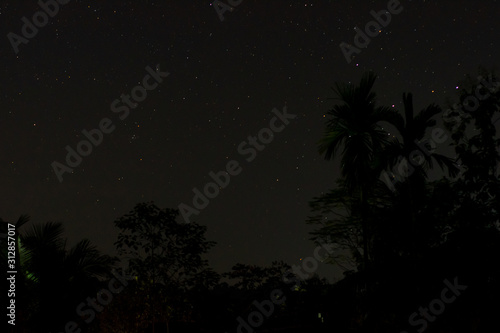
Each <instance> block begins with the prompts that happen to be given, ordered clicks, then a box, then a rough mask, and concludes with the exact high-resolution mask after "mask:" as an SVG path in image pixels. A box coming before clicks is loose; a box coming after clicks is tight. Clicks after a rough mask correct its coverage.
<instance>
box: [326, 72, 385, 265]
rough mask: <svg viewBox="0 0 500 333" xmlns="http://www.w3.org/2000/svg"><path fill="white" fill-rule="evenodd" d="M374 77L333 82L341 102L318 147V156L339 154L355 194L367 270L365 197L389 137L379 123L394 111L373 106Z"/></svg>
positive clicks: (376, 174) (352, 191)
mask: <svg viewBox="0 0 500 333" xmlns="http://www.w3.org/2000/svg"><path fill="white" fill-rule="evenodd" d="M375 79H376V75H375V74H373V73H371V72H369V73H367V74H365V75H363V77H362V79H361V82H360V84H359V86H354V85H352V84H345V83H336V86H335V88H333V90H334V92H335V94H336V95H337V98H336V99H338V100H339V101H340V102H341V103H340V104H337V105H335V106H334V107H333V109H331V110H330V111H328V115H329V116H330V119H329V120H328V122H327V129H326V133H325V135H324V137H323V138H322V140H321V141H320V144H319V152H320V154H325V159H327V160H330V159H332V158H333V157H334V156H335V155H337V154H339V151H340V149H341V147H343V149H342V151H341V152H340V155H342V159H341V172H342V177H343V178H344V179H345V184H346V188H347V190H348V192H349V194H350V195H356V196H357V197H358V199H359V203H360V215H361V225H362V234H363V268H364V269H366V268H367V267H368V263H369V260H370V256H369V237H370V232H369V226H368V215H367V213H368V196H369V195H370V188H371V187H372V186H373V184H375V183H376V181H377V179H378V176H379V174H380V172H381V170H383V168H384V166H383V164H382V160H381V158H380V153H381V152H382V150H383V148H384V146H385V145H387V144H388V135H387V133H386V132H384V131H383V130H382V128H381V127H380V126H379V123H380V122H382V121H387V120H388V119H392V118H391V117H392V114H393V111H392V110H391V109H389V108H387V107H376V106H375V98H376V94H375V93H374V92H372V88H373V85H374V83H375Z"/></svg>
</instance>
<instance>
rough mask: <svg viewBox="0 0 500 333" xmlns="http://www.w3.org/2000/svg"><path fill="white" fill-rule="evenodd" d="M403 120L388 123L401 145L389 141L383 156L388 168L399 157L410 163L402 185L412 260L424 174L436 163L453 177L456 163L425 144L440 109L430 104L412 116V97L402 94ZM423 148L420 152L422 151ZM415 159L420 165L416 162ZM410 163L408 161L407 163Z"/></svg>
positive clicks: (397, 118)
mask: <svg viewBox="0 0 500 333" xmlns="http://www.w3.org/2000/svg"><path fill="white" fill-rule="evenodd" d="M403 105H404V117H403V116H402V115H401V114H399V113H396V112H395V113H393V114H392V118H391V119H389V122H390V123H391V124H392V125H394V127H396V129H397V131H398V132H399V134H400V136H401V139H402V141H399V140H398V139H396V140H394V141H392V142H391V143H390V144H388V145H387V146H386V147H385V152H384V155H385V156H386V159H387V164H388V166H389V167H391V168H392V167H394V165H395V164H396V163H397V162H398V161H399V160H400V157H404V158H406V162H407V163H411V164H412V165H413V166H414V167H413V172H411V174H409V176H408V177H407V178H406V179H405V181H403V182H402V185H403V193H404V195H405V199H406V200H407V202H408V214H409V219H410V233H409V234H410V238H411V240H410V246H411V251H410V253H411V256H413V255H415V254H416V248H415V246H416V244H415V239H416V236H417V234H416V218H417V217H416V207H417V205H418V203H416V202H415V201H416V198H417V197H423V196H424V193H423V190H424V184H425V180H426V179H427V171H428V170H429V169H432V168H433V166H434V163H433V162H436V163H437V164H438V165H439V167H440V168H441V169H447V170H448V175H449V176H451V177H455V176H456V175H457V174H458V172H459V169H458V167H457V165H456V164H455V162H454V161H453V160H452V159H451V158H449V157H447V156H444V155H441V154H438V153H436V152H434V151H433V149H432V148H431V145H430V143H429V141H427V140H425V139H424V138H425V136H426V133H427V130H428V129H429V128H431V127H433V126H435V125H436V120H434V119H433V117H434V116H436V115H437V114H439V113H441V112H442V110H441V108H440V107H439V106H437V105H435V104H431V105H429V106H427V107H426V108H424V109H422V110H421V111H420V112H419V113H418V114H416V115H415V114H414V108H413V95H412V94H411V93H408V94H406V93H404V94H403ZM422 146H423V147H424V148H421V147H422ZM416 155H418V156H419V161H415V157H416ZM408 160H410V161H408Z"/></svg>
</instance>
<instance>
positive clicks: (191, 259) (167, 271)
mask: <svg viewBox="0 0 500 333" xmlns="http://www.w3.org/2000/svg"><path fill="white" fill-rule="evenodd" d="M178 215H179V212H178V210H174V209H160V208H158V207H157V206H156V205H154V203H152V202H151V203H139V204H137V205H136V206H135V207H134V209H133V210H132V211H131V212H130V213H128V214H126V215H124V216H122V217H121V218H119V219H117V220H116V221H115V225H116V226H117V227H118V229H119V230H120V231H119V235H118V240H117V241H116V242H115V245H116V247H117V249H118V253H119V255H120V256H122V258H123V259H124V260H125V261H126V262H127V263H128V268H129V270H130V272H131V273H132V274H133V275H136V276H137V277H138V288H139V290H140V292H139V294H141V295H142V296H143V297H144V298H145V299H144V305H145V309H144V310H145V311H144V316H146V317H147V318H148V321H150V322H151V324H152V328H153V331H154V328H155V323H156V321H159V322H160V323H163V324H164V325H166V326H167V328H168V325H169V321H170V320H171V319H172V318H175V319H176V320H177V321H187V320H189V317H190V311H191V306H190V304H189V300H188V299H187V298H186V295H187V292H188V291H189V290H190V289H193V288H195V287H197V286H199V285H200V284H202V285H203V284H205V285H207V284H209V285H210V284H213V283H214V277H215V280H217V277H216V276H214V274H211V272H212V271H211V269H209V268H208V262H207V260H205V259H203V255H204V254H206V253H207V252H208V250H209V249H210V248H211V247H213V246H214V245H215V242H211V241H207V240H205V232H206V229H207V228H206V227H204V226H201V225H198V224H196V223H179V222H177V217H178Z"/></svg>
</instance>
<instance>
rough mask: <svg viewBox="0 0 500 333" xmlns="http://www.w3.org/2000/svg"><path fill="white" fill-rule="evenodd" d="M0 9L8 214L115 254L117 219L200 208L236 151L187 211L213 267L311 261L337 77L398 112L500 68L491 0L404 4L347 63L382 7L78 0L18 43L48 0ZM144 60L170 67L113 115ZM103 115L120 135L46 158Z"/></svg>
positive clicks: (0, 177) (499, 25)
mask: <svg viewBox="0 0 500 333" xmlns="http://www.w3.org/2000/svg"><path fill="white" fill-rule="evenodd" d="M44 1H46V0H44ZM223 2H225V0H224V1H223ZM234 2H235V3H237V2H238V1H234ZM0 4H1V5H0V22H1V23H0V27H1V35H2V36H3V37H2V42H1V44H0V60H1V64H2V67H1V68H2V81H1V90H0V143H1V147H2V150H1V154H0V217H2V218H3V219H4V220H6V221H16V220H17V218H18V217H19V216H20V215H21V214H28V215H30V216H31V217H32V223H41V222H47V221H61V222H63V223H64V226H65V229H66V232H67V236H68V238H69V240H70V243H71V244H72V243H74V242H76V241H78V240H80V239H81V238H84V237H86V238H89V239H90V240H91V241H92V242H93V243H95V244H96V245H97V246H98V248H99V249H100V250H102V251H103V252H105V253H108V254H115V252H114V246H113V243H114V241H115V240H116V236H117V229H116V228H115V227H114V224H113V221H114V220H115V219H116V218H118V217H120V216H122V215H124V214H126V213H127V212H129V211H130V210H131V209H132V208H133V207H134V205H135V204H136V203H139V202H145V201H154V202H155V204H156V205H158V206H159V207H161V208H177V207H178V205H179V204H180V203H185V204H188V205H190V206H192V200H193V195H194V194H193V188H195V187H196V188H198V189H203V187H204V186H205V184H207V182H210V181H211V179H210V177H209V172H211V171H213V172H219V171H221V170H224V169H225V168H226V164H227V163H228V161H230V160H236V161H238V162H239V165H240V166H241V168H242V171H241V173H240V174H238V175H236V176H232V177H231V179H230V183H229V185H228V186H227V187H226V188H225V189H223V190H221V192H220V194H219V195H218V196H217V197H215V198H213V199H210V204H209V205H208V206H207V207H206V208H205V209H203V210H201V211H200V213H199V214H198V215H196V216H192V220H194V221H197V222H198V223H200V224H202V225H206V226H207V227H208V232H207V238H208V239H209V240H214V241H216V242H217V246H216V247H215V248H214V249H213V250H212V251H211V254H210V256H209V259H210V264H211V265H212V266H213V267H214V268H215V269H216V270H218V271H219V272H222V271H227V270H229V269H230V268H231V266H232V265H234V264H236V263H237V262H241V263H246V264H257V265H269V264H270V263H271V261H273V260H278V259H280V260H284V261H286V262H288V263H289V264H297V263H299V259H300V258H303V257H307V256H310V255H312V253H313V249H314V244H313V243H312V242H311V241H310V240H309V237H310V236H309V234H308V232H309V231H311V230H312V227H310V226H308V225H306V224H305V220H306V219H307V216H308V214H309V213H310V212H309V207H308V202H309V201H310V200H311V199H312V198H313V197H315V196H318V195H320V194H321V193H322V192H324V191H326V190H328V189H331V188H333V187H334V184H335V180H336V179H337V178H338V176H339V170H338V164H337V163H336V162H327V161H325V160H324V159H323V157H322V156H320V155H319V154H318V150H317V142H318V140H319V139H320V138H321V136H322V134H323V132H324V126H325V118H324V114H325V113H326V112H327V110H328V109H330V108H331V107H332V106H333V103H334V102H333V101H332V100H330V99H329V98H331V97H333V92H332V90H331V87H332V86H333V85H334V83H335V82H337V81H346V82H349V81H350V82H355V83H357V82H359V79H360V77H361V75H362V74H363V73H364V72H365V71H367V70H373V71H375V73H377V74H378V75H379V78H378V80H377V82H376V85H375V89H374V90H375V91H376V92H377V94H378V96H379V99H378V101H379V104H383V105H389V106H392V105H394V107H395V108H400V107H401V105H402V104H401V96H402V93H403V92H412V93H413V95H414V103H415V107H416V109H417V110H420V109H421V108H423V107H424V106H426V105H428V104H430V103H437V104H439V105H441V106H442V107H443V108H445V107H446V103H445V102H446V100H447V99H452V100H456V99H457V91H456V86H457V84H458V82H459V81H460V80H462V79H463V78H464V75H465V74H471V75H472V76H473V77H475V76H477V68H478V67H479V66H483V67H486V68H489V69H490V68H492V67H494V66H495V65H497V62H496V61H497V57H498V51H499V43H498V31H500V20H499V19H498V18H499V17H500V4H498V2H497V1H493V0H485V1H472V0H470V1H464V0H448V1H425V0H422V1H410V0H402V1H401V3H400V7H402V8H403V9H402V11H401V12H400V13H399V14H397V15H396V14H395V15H392V18H391V22H390V23H389V24H388V25H387V27H384V28H383V29H382V32H381V33H380V34H378V36H376V37H373V38H372V39H371V41H370V43H369V44H368V47H367V48H363V49H362V50H361V53H359V54H358V55H357V56H356V57H355V58H354V59H353V60H352V62H351V63H348V62H347V61H346V58H345V56H344V54H343V53H342V51H341V48H340V47H339V45H340V43H342V42H345V43H350V44H353V39H354V36H355V33H356V32H355V30H354V27H355V26H358V27H360V28H362V29H363V30H364V27H365V25H366V24H367V23H368V22H370V21H372V20H374V18H373V17H372V16H371V15H370V11H372V10H374V11H376V12H379V11H380V10H386V9H387V6H388V1H352V0H351V1H347V0H338V1H333V0H332V1H327V0H323V1H317V0H310V1H307V2H305V1H298V0H297V1H294V0H290V1H285V0H272V1H256V0H243V1H241V4H239V5H238V6H237V7H235V8H234V10H233V11H231V12H230V11H227V12H225V13H224V21H221V20H220V19H219V16H218V15H217V12H216V11H215V9H214V7H213V6H211V3H210V1H201V0H196V1H195V0H185V1H170V0H163V1H161V0H159V1H153V0H149V1H147V0H136V1H80V0H72V1H69V2H68V3H67V4H65V5H59V7H60V8H59V12H58V13H57V14H55V15H54V17H53V18H49V22H48V24H47V25H45V26H43V27H40V28H39V29H38V30H39V31H38V33H37V34H36V36H34V37H33V38H30V39H28V42H27V43H26V44H20V45H18V49H19V50H18V51H19V52H18V53H17V54H16V52H15V51H14V49H13V47H12V45H11V42H10V41H9V38H8V37H7V35H8V34H9V33H10V32H12V33H14V34H17V35H21V34H22V33H21V28H22V26H23V24H24V23H23V21H21V18H22V17H26V18H28V20H29V21H32V17H33V14H35V13H36V12H37V11H39V10H40V7H39V6H38V4H37V2H36V1H22V0H16V1H1V2H0ZM148 66H149V68H150V69H151V70H156V69H159V70H160V71H162V72H168V73H169V75H168V76H166V77H164V78H162V80H163V82H161V83H159V84H158V85H157V87H156V88H155V89H152V90H150V91H148V92H147V97H146V98H145V99H144V100H143V101H142V102H140V103H137V104H138V105H137V106H136V107H135V108H129V111H130V112H129V114H128V116H127V117H124V119H120V116H121V115H123V113H122V112H118V113H115V112H113V110H112V107H111V105H112V103H113V101H115V100H116V99H118V100H120V98H121V96H122V94H124V95H127V94H130V93H131V91H132V89H133V88H134V87H136V86H137V85H142V81H143V78H144V77H145V75H146V74H148V70H146V67H148ZM149 82H150V84H153V83H154V82H155V81H154V79H150V80H149ZM123 105H125V104H124V103H122V102H120V104H117V105H116V106H123ZM285 106H286V110H287V112H288V113H290V114H293V115H296V118H294V119H291V120H290V121H289V124H288V125H286V126H285V128H284V129H283V130H282V131H281V132H279V133H275V135H274V137H273V141H272V142H270V143H268V144H266V145H265V148H264V149H263V150H262V151H258V152H257V154H256V156H255V159H254V160H253V161H251V162H248V161H246V159H245V158H246V157H248V155H242V154H240V153H239V152H238V146H239V145H240V143H242V142H243V141H248V136H249V135H252V136H253V135H257V134H258V133H259V131H260V130H261V129H262V128H264V127H269V123H270V121H271V119H272V118H273V117H274V116H275V114H274V113H273V112H272V110H273V109H276V110H278V111H280V112H282V111H283V108H284V107H285ZM104 118H109V119H110V121H111V122H112V125H113V126H115V127H114V130H113V131H112V132H111V133H108V134H103V138H102V142H101V144H100V145H98V146H93V148H92V152H91V153H90V154H89V155H88V156H86V157H83V159H82V161H81V163H80V164H79V165H78V166H76V167H74V168H73V173H64V174H63V175H62V178H63V181H62V182H60V181H59V180H58V177H57V176H56V174H55V172H54V170H53V167H52V164H53V162H54V161H57V162H59V163H64V164H65V158H66V154H67V151H66V149H65V147H66V146H68V145H69V146H70V147H72V148H73V149H76V146H77V144H78V143H79V142H80V141H81V140H83V139H85V137H84V135H83V134H82V130H87V131H91V130H92V129H95V128H98V127H99V124H100V122H101V120H102V119H104ZM319 272H320V273H321V274H322V275H327V276H329V277H332V273H333V276H340V275H339V274H340V272H341V270H340V269H338V268H335V267H331V266H330V267H321V268H320V270H319Z"/></svg>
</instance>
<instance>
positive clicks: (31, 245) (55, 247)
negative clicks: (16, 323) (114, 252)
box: [19, 222, 114, 331]
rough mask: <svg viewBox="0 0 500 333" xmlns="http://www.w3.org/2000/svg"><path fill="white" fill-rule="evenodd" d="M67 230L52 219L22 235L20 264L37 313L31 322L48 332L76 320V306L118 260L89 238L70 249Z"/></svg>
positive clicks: (95, 288) (105, 276) (34, 310)
mask: <svg viewBox="0 0 500 333" xmlns="http://www.w3.org/2000/svg"><path fill="white" fill-rule="evenodd" d="M63 232H64V229H63V226H62V224H61V223H54V222H48V223H45V224H37V225H33V226H32V228H31V229H30V230H28V231H27V232H25V233H22V234H21V235H20V243H19V244H20V265H21V267H22V271H23V274H25V279H26V282H27V285H28V286H29V288H30V291H29V292H30V296H31V297H30V301H31V304H30V305H31V308H32V309H33V312H34V314H33V317H32V318H31V324H32V325H35V326H36V327H38V328H41V329H43V330H45V331H49V330H51V329H61V327H64V323H65V322H67V321H68V320H74V319H75V318H74V312H75V306H76V305H77V304H78V303H79V302H81V301H83V300H85V299H86V297H88V296H90V295H92V293H95V292H96V291H97V290H98V289H97V288H98V286H99V280H98V278H107V277H109V276H110V274H109V273H110V268H111V265H112V264H113V262H114V260H113V259H112V258H110V257H109V256H107V255H102V254H101V253H100V252H99V251H98V250H97V249H96V248H95V247H94V246H92V245H91V244H90V242H89V241H88V240H86V239H84V240H81V241H79V242H78V243H77V244H76V245H75V246H74V247H72V248H71V249H69V250H68V249H66V239H65V238H63V236H62V234H63ZM47 318H51V320H50V323H48V321H47ZM61 325H62V326H61Z"/></svg>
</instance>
